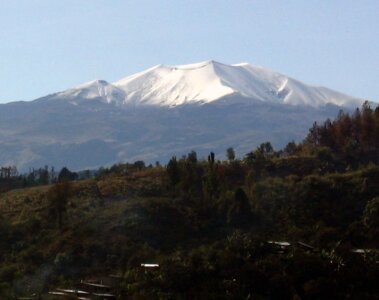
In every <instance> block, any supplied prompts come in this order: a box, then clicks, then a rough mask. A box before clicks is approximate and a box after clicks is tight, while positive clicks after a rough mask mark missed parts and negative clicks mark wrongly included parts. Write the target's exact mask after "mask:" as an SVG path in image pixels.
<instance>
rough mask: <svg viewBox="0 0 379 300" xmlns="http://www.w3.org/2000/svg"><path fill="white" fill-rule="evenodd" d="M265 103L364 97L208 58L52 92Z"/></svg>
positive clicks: (120, 100) (115, 99)
mask: <svg viewBox="0 0 379 300" xmlns="http://www.w3.org/2000/svg"><path fill="white" fill-rule="evenodd" d="M232 94H233V95H239V96H242V97H244V98H247V99H254V100H258V101H262V102H269V103H282V104H289V105H303V106H312V107H321V106H325V105H327V104H329V103H330V104H334V105H338V106H348V107H357V106H360V105H361V104H362V103H363V100H362V99H358V98H354V97H350V96H347V95H344V94H341V93H339V92H336V91H332V90H330V89H327V88H323V87H315V86H311V85H308V84H305V83H302V82H300V81H298V80H295V79H293V78H290V77H288V76H286V75H283V74H280V73H277V72H274V71H271V70H269V69H266V68H264V67H257V66H253V65H251V64H249V63H246V62H244V63H238V64H232V65H228V64H224V63H221V62H218V61H214V60H207V61H202V62H198V63H193V64H184V65H163V64H161V65H156V66H154V67H152V68H149V69H147V70H145V71H142V72H139V73H136V74H134V75H131V76H128V77H126V78H124V79H121V80H119V81H117V82H114V83H112V84H111V83H109V82H107V81H105V80H99V79H98V80H93V81H89V82H86V83H84V84H81V85H79V86H77V87H75V88H73V89H69V90H67V91H64V92H60V93H57V94H55V95H56V96H58V97H63V98H64V97H66V98H70V99H71V98H76V99H78V98H80V99H98V100H100V101H102V102H106V103H116V104H119V105H130V104H132V105H155V106H168V107H170V106H177V105H182V104H188V103H199V104H203V103H210V102H213V101H217V100H219V99H221V98H223V97H225V96H228V95H232Z"/></svg>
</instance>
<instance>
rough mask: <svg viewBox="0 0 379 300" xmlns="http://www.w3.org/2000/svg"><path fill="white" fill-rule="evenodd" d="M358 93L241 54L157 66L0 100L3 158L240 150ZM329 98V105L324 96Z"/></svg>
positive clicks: (327, 113) (40, 160)
mask: <svg viewBox="0 0 379 300" xmlns="http://www.w3.org/2000/svg"><path fill="white" fill-rule="evenodd" d="M362 102H363V100H361V99H357V98H354V97H350V96H347V95H344V94H341V93H338V92H335V91H332V90H329V89H327V88H322V87H314V86H310V85H307V84H304V83H302V82H300V81H297V80H295V79H292V78H290V77H288V76H285V75H282V74H279V73H276V72H273V71H270V70H268V69H265V68H262V67H255V66H252V65H250V64H247V63H243V64H235V65H226V64H222V63H218V62H215V61H206V62H201V63H197V64H190V65H178V66H167V65H158V66H155V67H153V68H150V69H148V70H146V71H143V72H140V73H137V74H135V75H132V76H129V77H126V78H125V79H122V80H119V81H117V82H114V83H109V82H107V81H105V80H94V81H90V82H87V83H84V84H82V85H79V86H77V87H74V88H71V89H68V90H66V91H63V92H58V93H55V94H51V95H47V96H45V97H42V98H39V99H37V100H35V101H30V102H15V103H8V104H1V105H0V148H1V149H2V151H1V152H0V166H1V165H16V166H17V167H18V168H19V169H21V170H26V169H28V168H30V167H36V166H44V165H53V166H55V167H57V168H59V167H63V166H67V167H69V168H72V169H84V168H93V167H96V166H101V165H109V164H112V163H114V162H119V161H135V160H140V159H142V160H145V161H147V162H154V161H157V160H160V161H163V162H164V161H167V160H168V159H169V158H170V157H171V156H172V155H176V156H180V155H183V154H186V153H188V152H189V151H190V150H195V151H197V153H198V154H199V156H200V157H206V155H208V154H209V152H210V151H213V152H215V153H216V154H217V155H223V153H225V149H226V148H227V147H230V146H232V147H234V148H235V150H236V153H237V154H238V155H239V156H240V157H243V155H244V154H246V153H247V152H248V151H251V150H252V149H254V148H255V147H256V146H258V145H259V144H260V143H262V142H266V141H270V142H271V143H272V144H273V146H274V147H275V148H276V149H280V148H281V147H283V146H285V145H286V143H288V142H289V141H291V140H294V141H300V140H302V139H303V138H304V137H305V136H306V134H307V131H308V128H310V127H311V126H312V124H313V122H315V121H317V122H323V121H324V120H325V119H327V118H334V117H335V116H336V115H337V112H338V111H339V110H340V109H341V108H342V109H344V110H345V111H351V110H352V108H355V107H360V106H361V104H362ZM326 104H331V105H326Z"/></svg>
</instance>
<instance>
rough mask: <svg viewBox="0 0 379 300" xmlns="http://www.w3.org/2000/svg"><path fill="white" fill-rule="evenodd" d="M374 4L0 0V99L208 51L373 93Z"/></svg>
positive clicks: (377, 27)
mask: <svg viewBox="0 0 379 300" xmlns="http://www.w3.org/2000/svg"><path fill="white" fill-rule="evenodd" d="M378 13H379V1H378V0H360V1H356V0H355V1H352V0H276V1H274V0H228V1H226V0H212V1H209V0H202V1H200V0H176V1H175V0H172V1H168V0H166V1H163V0H162V1H160V0H138V1H137V0H135V1H128V0H59V1H58V0H0V102H9V101H15V100H31V99H35V98H37V97H40V96H44V95H46V94H49V93H52V92H56V91H60V90H64V89H66V88H69V87H72V86H75V85H78V84H80V83H82V82H86V81H89V80H92V79H105V80H108V81H110V82H112V81H115V80H118V79H121V78H123V77H126V76H128V75H130V74H133V73H135V72H138V71H142V70H144V69H146V68H149V67H151V66H153V65H156V64H160V63H163V64H185V63H193V62H199V61H204V60H209V59H214V60H217V61H220V62H224V63H238V62H249V63H251V64H254V65H260V66H265V67H268V68H270V69H273V70H275V71H278V72H281V73H284V74H287V75H290V76H292V77H294V78H296V79H299V80H302V81H304V82H307V83H310V84H314V85H323V86H327V87H330V88H333V89H336V90H339V91H342V92H345V93H347V94H351V95H354V96H359V97H362V98H366V99H370V100H374V101H378V100H379V87H378V81H379V18H378Z"/></svg>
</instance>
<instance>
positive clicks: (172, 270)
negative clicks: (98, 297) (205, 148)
mask: <svg viewBox="0 0 379 300" xmlns="http://www.w3.org/2000/svg"><path fill="white" fill-rule="evenodd" d="M378 141H379V109H376V110H372V109H371V108H370V107H369V106H368V105H365V106H363V107H362V109H361V110H358V111H357V112H355V114H354V115H352V116H349V115H346V114H343V113H341V114H340V115H339V116H338V118H337V119H336V120H335V121H333V122H331V121H327V122H325V123H324V124H322V125H317V124H315V125H314V126H313V128H312V129H311V130H310V134H309V135H308V137H307V138H306V139H305V140H304V141H303V142H302V143H300V144H295V143H289V144H288V145H287V147H285V148H284V149H283V150H282V151H279V152H276V151H274V149H273V148H272V147H271V145H270V143H264V144H262V145H261V146H260V147H258V148H257V149H255V150H254V151H252V152H250V153H248V154H247V155H246V156H245V157H244V158H243V159H241V160H240V159H236V158H235V155H234V150H233V149H232V148H229V149H228V150H227V158H228V159H227V160H225V161H219V160H217V158H216V157H215V156H214V154H213V153H210V155H209V157H208V158H207V159H203V160H198V158H197V155H196V152H191V153H189V154H188V155H186V156H183V157H182V158H180V159H177V158H175V157H173V158H172V159H171V160H170V162H169V163H168V164H167V166H165V167H161V166H159V165H157V166H156V167H145V166H144V164H141V163H137V164H118V165H114V166H113V167H111V168H109V169H103V170H101V172H98V173H97V176H96V177H95V178H92V179H86V180H79V181H78V180H72V181H69V180H68V179H76V178H67V177H66V178H61V180H58V179H57V183H54V184H50V185H40V186H35V187H31V188H20V187H19V186H18V187H19V188H17V189H12V190H10V191H7V192H4V193H2V194H0V299H13V298H15V297H17V296H27V295H30V294H32V293H36V294H41V295H44V294H46V292H47V291H48V290H51V289H52V288H54V287H70V286H72V285H74V284H75V283H76V282H78V281H79V280H80V279H82V278H94V277H101V276H104V275H107V274H115V275H117V276H119V277H121V282H120V287H119V291H118V293H119V298H120V299H378V295H379V293H378V286H377V282H378V279H379V264H378V262H379V255H378V250H377V249H378V248H379V239H378V237H379V144H378ZM7 180H8V181H9V179H7ZM17 182H20V181H17ZM298 242H300V243H298ZM141 263H158V264H159V265H160V268H159V269H157V270H154V271H147V272H145V271H143V270H141V266H140V264H141Z"/></svg>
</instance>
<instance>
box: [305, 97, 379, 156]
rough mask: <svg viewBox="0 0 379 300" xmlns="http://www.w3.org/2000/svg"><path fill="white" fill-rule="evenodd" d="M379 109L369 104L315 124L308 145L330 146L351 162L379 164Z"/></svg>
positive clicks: (308, 137)
mask: <svg viewBox="0 0 379 300" xmlns="http://www.w3.org/2000/svg"><path fill="white" fill-rule="evenodd" d="M378 136H379V107H376V108H375V109H373V108H371V106H370V105H369V103H368V102H366V103H365V104H364V105H363V106H362V108H361V109H359V108H357V109H356V111H355V112H354V113H353V114H351V115H349V114H347V113H344V112H343V111H341V112H340V113H339V115H338V116H337V118H336V119H335V120H334V121H331V120H326V121H325V122H324V123H323V124H321V125H318V124H317V123H315V124H314V125H313V127H312V128H311V129H310V132H309V134H308V136H307V138H306V140H305V142H304V145H305V146H307V145H308V146H310V147H311V148H314V147H326V148H328V149H330V150H331V151H332V152H333V153H334V154H337V155H340V156H341V159H344V160H349V161H351V163H353V164H354V163H355V164H359V163H368V162H374V163H376V164H377V163H379V152H378V149H379V139H378Z"/></svg>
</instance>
